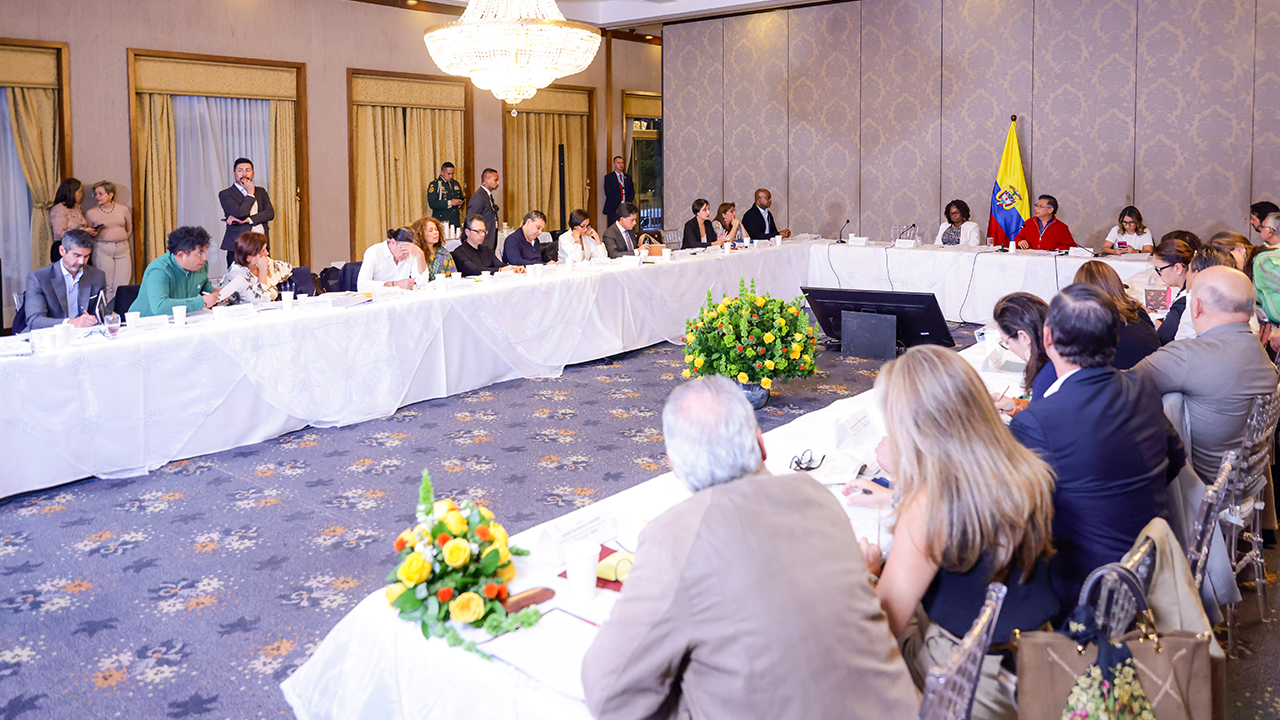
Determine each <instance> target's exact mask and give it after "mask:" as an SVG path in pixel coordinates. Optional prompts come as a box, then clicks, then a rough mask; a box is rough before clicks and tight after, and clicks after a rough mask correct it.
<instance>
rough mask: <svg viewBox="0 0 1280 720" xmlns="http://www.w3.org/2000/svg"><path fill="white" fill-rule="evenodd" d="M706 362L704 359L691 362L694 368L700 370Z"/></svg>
mask: <svg viewBox="0 0 1280 720" xmlns="http://www.w3.org/2000/svg"><path fill="white" fill-rule="evenodd" d="M706 362H707V359H706V358H698V359H697V360H694V361H693V364H694V365H695V366H697V367H698V368H701V367H702V366H703V364H705V363H706Z"/></svg>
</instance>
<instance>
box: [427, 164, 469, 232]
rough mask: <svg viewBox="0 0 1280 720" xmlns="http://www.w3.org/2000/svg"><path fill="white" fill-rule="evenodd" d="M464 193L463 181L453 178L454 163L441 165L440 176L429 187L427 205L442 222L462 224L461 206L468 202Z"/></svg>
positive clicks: (454, 224)
mask: <svg viewBox="0 0 1280 720" xmlns="http://www.w3.org/2000/svg"><path fill="white" fill-rule="evenodd" d="M465 198H466V196H464V195H463V194H462V183H460V182H458V181H457V180H454V179H453V163H451V162H447V163H445V164H443V165H441V166H440V177H438V178H436V179H435V180H432V181H431V185H430V186H429V187H428V188H427V205H428V206H430V208H431V216H432V217H434V218H435V219H437V220H439V221H440V222H442V223H452V225H453V226H454V227H460V226H461V225H462V217H461V214H460V212H459V209H460V207H461V206H462V204H463V203H465V202H466V199H465Z"/></svg>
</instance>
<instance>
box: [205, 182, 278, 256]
mask: <svg viewBox="0 0 1280 720" xmlns="http://www.w3.org/2000/svg"><path fill="white" fill-rule="evenodd" d="M255 199H256V200H257V201H258V212H257V213H255V214H254V215H252V216H249V222H247V223H242V224H236V225H227V232H226V234H224V235H223V236H222V245H221V246H220V247H221V248H222V249H223V250H234V249H235V247H236V238H238V237H240V236H241V235H243V234H245V233H247V232H249V231H250V230H252V229H253V226H254V225H261V226H262V234H263V235H266V236H267V237H271V234H270V233H269V232H267V225H268V224H269V223H270V222H271V221H272V220H275V219H276V209H275V208H274V207H273V206H272V205H271V198H270V197H268V196H267V189H266V188H264V187H257V186H254V188H253V197H252V198H251V197H249V196H247V195H245V194H244V193H242V192H240V189H239V188H237V187H236V186H234V185H232V186H231V187H229V188H227V189H226V190H223V191H222V192H220V193H218V202H220V203H222V214H223V215H225V216H226V217H233V218H239V219H241V220H244V219H245V216H246V215H249V211H250V210H252V209H253V201H254V200H255ZM223 222H225V220H224V221H223Z"/></svg>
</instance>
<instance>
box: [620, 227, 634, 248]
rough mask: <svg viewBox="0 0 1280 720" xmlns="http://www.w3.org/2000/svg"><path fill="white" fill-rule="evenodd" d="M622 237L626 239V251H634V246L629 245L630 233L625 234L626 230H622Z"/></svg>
mask: <svg viewBox="0 0 1280 720" xmlns="http://www.w3.org/2000/svg"><path fill="white" fill-rule="evenodd" d="M622 237H624V238H626V239H627V249H628V250H635V249H636V246H635V245H632V244H631V233H629V232H627V230H626V229H623V231H622Z"/></svg>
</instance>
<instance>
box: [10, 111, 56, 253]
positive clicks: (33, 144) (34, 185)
mask: <svg viewBox="0 0 1280 720" xmlns="http://www.w3.org/2000/svg"><path fill="white" fill-rule="evenodd" d="M8 97H9V102H8V105H9V117H10V119H11V122H12V123H13V142H14V145H16V146H17V148H18V162H19V164H21V165H22V174H23V176H25V177H26V180H27V188H28V189H29V190H30V192H31V267H33V268H35V267H44V266H45V265H47V264H48V262H49V248H50V246H52V245H53V228H52V227H50V225H49V208H51V207H53V196H54V194H55V193H56V192H57V191H58V183H59V182H61V180H60V175H61V170H60V163H59V162H58V121H57V112H58V94H57V91H56V90H49V89H45V88H24V87H11V88H9V92H8Z"/></svg>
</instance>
